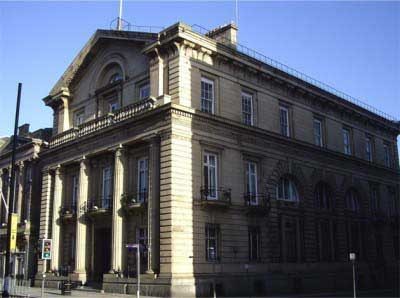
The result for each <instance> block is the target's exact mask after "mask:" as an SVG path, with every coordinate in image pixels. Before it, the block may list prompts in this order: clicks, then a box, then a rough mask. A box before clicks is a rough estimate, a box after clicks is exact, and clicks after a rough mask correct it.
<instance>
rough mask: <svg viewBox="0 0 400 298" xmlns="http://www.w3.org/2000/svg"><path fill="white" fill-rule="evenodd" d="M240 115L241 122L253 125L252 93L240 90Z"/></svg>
mask: <svg viewBox="0 0 400 298" xmlns="http://www.w3.org/2000/svg"><path fill="white" fill-rule="evenodd" d="M242 117H243V123H244V124H246V125H253V95H251V94H249V93H246V92H242Z"/></svg>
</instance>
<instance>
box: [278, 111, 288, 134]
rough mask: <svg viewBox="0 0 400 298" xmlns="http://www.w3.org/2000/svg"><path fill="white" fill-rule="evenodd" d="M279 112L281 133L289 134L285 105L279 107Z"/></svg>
mask: <svg viewBox="0 0 400 298" xmlns="http://www.w3.org/2000/svg"><path fill="white" fill-rule="evenodd" d="M279 114H280V128H281V134H282V135H283V136H285V137H289V136H290V130H289V129H290V128H289V110H288V109H287V108H285V107H280V108H279Z"/></svg>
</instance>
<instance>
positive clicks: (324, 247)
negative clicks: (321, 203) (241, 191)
mask: <svg viewBox="0 0 400 298" xmlns="http://www.w3.org/2000/svg"><path fill="white" fill-rule="evenodd" d="M317 233H318V246H319V259H320V261H323V262H329V261H332V258H333V252H332V239H333V235H332V231H331V227H330V224H329V221H326V220H323V221H320V222H319V229H318V231H317Z"/></svg>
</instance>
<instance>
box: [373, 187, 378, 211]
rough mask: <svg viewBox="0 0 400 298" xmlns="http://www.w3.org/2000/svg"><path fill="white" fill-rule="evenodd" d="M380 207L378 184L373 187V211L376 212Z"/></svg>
mask: <svg viewBox="0 0 400 298" xmlns="http://www.w3.org/2000/svg"><path fill="white" fill-rule="evenodd" d="M379 208H380V204H379V196H378V189H377V187H376V186H372V187H371V211H372V212H376V211H378V210H379Z"/></svg>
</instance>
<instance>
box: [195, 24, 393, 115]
mask: <svg viewBox="0 0 400 298" xmlns="http://www.w3.org/2000/svg"><path fill="white" fill-rule="evenodd" d="M191 28H192V31H194V32H196V33H198V34H201V35H204V36H207V33H208V32H210V30H208V29H206V28H204V27H202V26H199V25H197V24H194V25H192V26H191ZM218 39H219V41H220V40H225V41H227V42H228V44H229V43H231V41H230V40H229V39H228V38H226V37H223V36H219V37H218ZM226 46H227V47H229V46H228V45H226ZM234 46H235V48H236V50H237V51H238V52H240V53H242V54H244V55H246V56H249V57H251V58H254V59H256V60H259V61H261V62H263V63H265V64H267V65H269V66H272V67H274V68H276V69H279V70H281V71H283V72H286V73H288V74H290V75H292V76H294V77H296V78H298V79H300V80H303V81H305V82H307V83H309V84H311V85H314V86H316V87H318V88H320V89H322V90H324V91H327V92H329V93H332V94H333V95H336V96H338V97H339V98H341V99H343V100H345V101H348V102H350V103H352V104H355V105H358V106H360V107H362V108H364V109H365V110H367V111H369V112H372V113H374V114H376V115H378V116H380V117H382V118H384V119H386V120H389V121H398V119H396V118H395V117H393V116H391V115H389V114H387V113H385V112H382V111H380V110H378V109H377V108H375V107H373V106H371V105H369V104H367V103H365V102H363V101H361V100H359V99H357V98H355V97H352V96H350V95H348V94H346V93H344V92H342V91H339V90H337V89H336V88H334V87H332V86H329V85H327V84H325V83H323V82H321V81H319V80H316V79H314V78H312V77H310V76H308V75H306V74H304V73H302V72H300V71H298V70H295V69H294V68H291V67H289V66H287V65H286V64H283V63H281V62H279V61H276V60H274V59H272V58H269V57H267V56H265V55H263V54H261V53H259V52H257V51H255V50H253V49H250V48H249V47H246V46H244V45H242V44H240V43H237V42H235V43H234Z"/></svg>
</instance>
